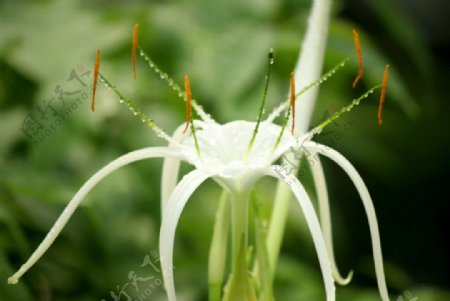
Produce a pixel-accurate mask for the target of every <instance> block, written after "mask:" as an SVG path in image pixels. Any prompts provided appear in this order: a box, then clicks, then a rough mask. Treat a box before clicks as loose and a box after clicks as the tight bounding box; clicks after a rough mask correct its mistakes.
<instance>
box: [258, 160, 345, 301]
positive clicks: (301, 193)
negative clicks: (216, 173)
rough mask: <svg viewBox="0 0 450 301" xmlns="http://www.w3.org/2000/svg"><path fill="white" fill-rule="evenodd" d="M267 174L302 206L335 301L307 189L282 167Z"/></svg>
mask: <svg viewBox="0 0 450 301" xmlns="http://www.w3.org/2000/svg"><path fill="white" fill-rule="evenodd" d="M266 172H267V175H269V176H272V177H275V178H277V179H279V180H282V181H284V182H285V183H286V184H287V185H288V186H289V187H290V189H291V191H292V192H293V193H294V196H295V198H296V199H297V201H298V203H299V204H300V207H301V208H302V210H303V214H304V216H305V219H306V222H307V224H308V227H309V231H310V232H311V236H312V239H313V242H314V245H315V247H316V252H317V256H318V258H319V264H320V268H321V270H322V277H323V281H324V284H325V291H326V296H327V301H334V300H335V299H336V292H335V286H334V281H333V276H332V271H331V267H330V261H329V258H328V253H327V248H326V245H325V241H324V238H323V236H322V231H321V228H320V224H319V220H318V219H317V215H316V212H315V210H314V207H313V205H312V203H311V200H310V198H309V196H308V194H307V193H306V191H305V188H304V187H303V185H302V184H301V183H300V181H299V180H298V179H297V178H296V177H294V176H293V175H291V174H289V173H287V171H286V170H285V169H284V168H283V167H282V166H272V167H270V168H268V169H267V170H266Z"/></svg>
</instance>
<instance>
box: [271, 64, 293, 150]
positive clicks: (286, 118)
mask: <svg viewBox="0 0 450 301" xmlns="http://www.w3.org/2000/svg"><path fill="white" fill-rule="evenodd" d="M290 100H291V106H289V107H288V109H287V111H286V115H285V116H284V121H283V124H282V126H281V131H280V134H279V135H278V137H277V140H276V141H275V144H274V146H273V149H272V152H274V151H276V150H277V148H278V145H280V142H281V137H283V134H284V130H285V129H286V125H287V123H288V120H289V115H291V111H292V129H291V131H292V134H294V128H295V121H294V120H295V80H294V72H291V75H290Z"/></svg>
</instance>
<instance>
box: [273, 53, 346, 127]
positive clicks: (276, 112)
mask: <svg viewBox="0 0 450 301" xmlns="http://www.w3.org/2000/svg"><path fill="white" fill-rule="evenodd" d="M351 58H352V56H348V57H346V58H345V59H343V60H342V61H341V62H339V64H337V65H336V66H334V67H333V68H332V69H331V70H330V71H328V72H327V73H325V74H324V75H322V77H321V78H319V79H318V80H316V81H315V82H312V83H311V84H309V85H307V86H305V87H304V88H302V89H301V90H300V92H298V93H297V94H295V99H296V101H297V99H298V98H299V97H300V95H302V94H304V93H305V92H307V91H308V90H309V89H311V88H314V87H316V86H318V85H320V84H322V83H323V82H325V81H326V80H328V79H329V78H330V77H332V76H333V75H334V74H335V73H336V72H337V71H338V70H339V69H341V68H343V67H344V66H345V64H346V63H347V62H348V61H349V60H350V59H351ZM289 104H290V99H287V100H286V101H285V102H283V103H282V104H280V105H279V106H278V107H276V108H275V109H274V110H273V111H272V113H271V114H270V115H269V117H268V118H267V119H266V121H267V122H270V123H272V122H273V121H274V120H275V118H277V117H278V116H279V115H280V114H281V112H283V111H284V110H286V108H287V107H289Z"/></svg>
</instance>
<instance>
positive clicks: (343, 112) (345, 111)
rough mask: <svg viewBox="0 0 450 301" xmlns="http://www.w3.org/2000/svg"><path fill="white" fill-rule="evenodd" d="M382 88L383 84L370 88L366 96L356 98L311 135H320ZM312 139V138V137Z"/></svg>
mask: <svg viewBox="0 0 450 301" xmlns="http://www.w3.org/2000/svg"><path fill="white" fill-rule="evenodd" d="M381 87H382V85H381V84H379V85H376V86H375V87H373V88H370V89H369V90H367V91H366V92H365V93H364V94H362V95H361V96H360V97H358V98H355V99H353V100H352V102H350V104H348V105H346V106H344V107H343V108H342V109H340V110H339V111H337V112H336V113H334V114H333V116H331V117H330V118H328V119H327V120H325V121H323V122H322V123H321V124H319V125H318V126H316V127H314V128H313V129H312V130H311V131H310V133H311V134H312V135H315V134H319V133H320V132H322V130H323V129H324V128H325V127H326V126H327V125H329V124H330V123H332V122H333V121H335V120H336V119H338V118H340V117H341V116H342V115H343V114H345V113H347V112H350V111H351V110H352V109H353V108H354V107H355V106H357V105H359V103H360V102H361V100H363V99H364V98H367V97H369V95H370V94H372V93H373V92H374V91H375V90H377V89H380V88H381ZM311 137H312V136H311Z"/></svg>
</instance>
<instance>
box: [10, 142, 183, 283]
mask: <svg viewBox="0 0 450 301" xmlns="http://www.w3.org/2000/svg"><path fill="white" fill-rule="evenodd" d="M155 157H172V158H178V159H183V156H181V154H180V153H178V152H176V151H173V150H170V149H168V148H166V147H147V148H143V149H140V150H136V151H133V152H130V153H128V154H125V155H123V156H121V157H119V158H117V159H116V160H114V161H112V162H110V163H109V164H107V165H106V166H105V167H103V168H102V169H100V170H99V171H97V172H96V173H95V174H94V175H93V176H92V177H91V178H90V179H89V180H87V181H86V182H85V183H84V184H83V186H81V188H80V190H78V192H77V193H76V194H75V196H74V197H73V198H72V200H70V202H69V204H68V205H67V206H66V208H65V209H64V211H63V212H62V213H61V215H60V216H59V217H58V219H57V220H56V222H55V224H54V225H53V227H52V228H51V229H50V231H49V232H48V233H47V236H45V238H44V240H43V241H42V242H41V244H40V245H39V246H38V247H37V249H36V250H35V251H34V252H33V254H32V255H31V256H30V258H29V259H28V260H27V262H25V263H24V264H23V265H22V266H21V267H20V269H19V270H18V271H17V272H16V273H15V274H14V275H13V276H11V277H10V278H9V279H8V283H10V284H16V283H17V282H18V280H19V278H20V277H21V276H22V275H23V274H24V273H25V272H26V271H27V270H28V269H30V268H31V267H32V266H33V265H34V264H35V263H36V261H38V260H39V258H41V256H42V255H44V253H45V252H46V251H47V249H48V248H49V247H50V246H51V245H52V243H53V242H54V241H55V239H56V237H57V236H58V235H59V233H60V232H61V230H62V229H63V228H64V226H65V225H66V223H67V222H68V220H69V219H70V217H71V216H72V214H73V212H74V211H75V209H76V208H77V207H78V205H79V204H80V203H81V201H82V200H83V199H84V197H85V196H86V194H87V193H88V192H89V191H90V190H91V189H92V188H93V187H94V186H95V185H97V183H98V182H100V181H101V180H102V179H103V178H105V177H106V176H107V175H109V174H110V173H112V172H113V171H115V170H116V169H118V168H120V167H122V166H124V165H127V164H130V163H132V162H135V161H139V160H143V159H148V158H155Z"/></svg>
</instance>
